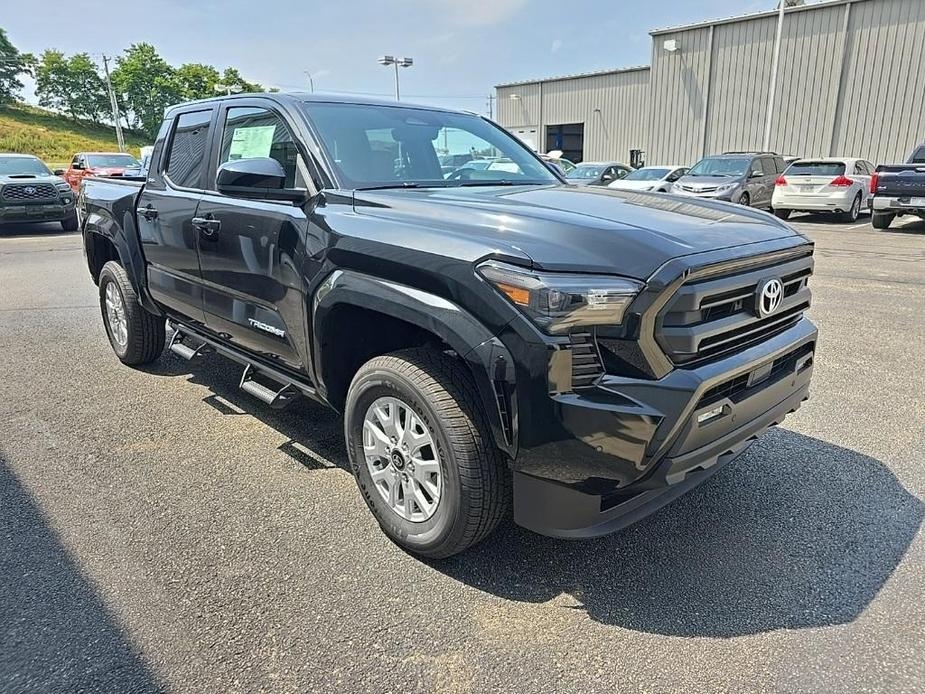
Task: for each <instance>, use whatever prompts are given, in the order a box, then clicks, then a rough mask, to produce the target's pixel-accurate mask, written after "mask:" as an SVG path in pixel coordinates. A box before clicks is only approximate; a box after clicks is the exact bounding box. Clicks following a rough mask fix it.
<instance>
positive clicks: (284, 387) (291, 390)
mask: <svg viewBox="0 0 925 694" xmlns="http://www.w3.org/2000/svg"><path fill="white" fill-rule="evenodd" d="M257 373H258V372H257V371H256V370H255V369H254V368H252V367H251V365H250V364H247V365H246V366H245V367H244V373H243V374H241V384H240V386H241V390H243V391H244V392H245V393H250V394H251V395H253V396H254V397H255V398H257V399H258V400H262V401H263V402H265V403H266V404H267V405H269V406H270V407H272V408H273V409H274V410H281V409H283V408H284V407H286V405H288V404H289V403H291V402H292V401H293V400H295V399H296V398H298V397H299V390H298V389H297V388H296V387H295V386H293V384H291V383H284V384H281V385H280V388H279V389H277V390H273V389H272V388H268V387H267V386H265V385H264V384H262V383H259V382H257V381H255V380H254V376H255V374H257ZM261 376H262V377H263V378H264V379H266V380H270V379H269V377H268V376H267V375H266V374H261Z"/></svg>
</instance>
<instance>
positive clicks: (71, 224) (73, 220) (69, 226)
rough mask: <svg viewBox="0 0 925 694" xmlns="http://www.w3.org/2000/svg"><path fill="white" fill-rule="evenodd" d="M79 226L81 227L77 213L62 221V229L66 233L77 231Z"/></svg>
mask: <svg viewBox="0 0 925 694" xmlns="http://www.w3.org/2000/svg"><path fill="white" fill-rule="evenodd" d="M78 226H80V223H79V220H78V219H77V212H76V211H74V212H72V213H71V214H69V215H68V216H67V217H65V218H64V219H62V220H61V228H62V229H63V230H64V231H77V227H78Z"/></svg>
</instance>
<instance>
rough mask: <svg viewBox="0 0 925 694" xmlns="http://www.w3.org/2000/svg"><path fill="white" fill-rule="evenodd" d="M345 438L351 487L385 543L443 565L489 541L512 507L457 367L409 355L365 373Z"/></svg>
mask: <svg viewBox="0 0 925 694" xmlns="http://www.w3.org/2000/svg"><path fill="white" fill-rule="evenodd" d="M344 430H345V436H346V439H347V450H348V453H349V457H350V465H351V467H352V469H353V473H354V475H355V477H356V481H357V486H359V488H360V492H361V493H362V494H363V498H364V500H365V501H366V504H367V505H368V506H369V509H370V511H372V513H373V515H374V516H375V518H376V520H377V521H378V522H379V525H380V526H381V527H382V530H383V531H384V532H385V534H386V535H387V536H388V537H389V538H390V539H391V540H392V541H393V542H395V543H397V544H398V545H400V546H402V547H404V548H405V549H407V550H409V551H411V552H414V553H415V554H419V555H422V556H425V557H431V558H444V557H449V556H451V555H453V554H457V553H459V552H462V551H463V550H465V549H467V548H469V547H471V546H472V545H474V544H475V543H477V542H479V541H480V540H482V539H483V538H485V537H486V536H487V535H489V534H490V533H491V532H492V531H493V530H494V529H495V527H497V525H498V523H499V522H500V520H501V519H502V518H503V516H504V515H505V513H506V510H507V508H508V505H509V503H510V489H511V487H510V481H509V475H508V470H507V465H506V462H505V460H504V459H503V456H502V455H501V453H500V451H499V450H498V449H497V448H496V447H495V446H494V442H493V441H492V438H491V433H490V430H489V426H488V424H487V422H486V418H485V416H484V413H483V411H482V409H481V406H480V400H479V398H478V396H477V394H476V390H475V386H474V384H473V383H472V379H471V377H470V375H469V373H468V372H467V371H466V369H465V367H464V366H463V365H462V364H461V363H459V362H458V361H457V360H455V359H453V358H451V357H450V356H448V355H446V354H444V353H443V352H438V351H436V350H432V349H409V350H403V351H400V352H395V353H393V354H388V355H385V356H381V357H375V358H373V359H371V360H370V361H368V362H367V363H366V364H364V365H363V366H362V367H361V368H360V370H359V371H358V372H357V374H356V376H354V378H353V382H352V383H351V385H350V390H349V392H348V394H347V403H346V407H345V415H344Z"/></svg>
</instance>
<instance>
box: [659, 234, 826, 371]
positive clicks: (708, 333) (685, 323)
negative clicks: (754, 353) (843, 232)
mask: <svg viewBox="0 0 925 694" xmlns="http://www.w3.org/2000/svg"><path fill="white" fill-rule="evenodd" d="M812 272H813V258H812V250H807V251H806V252H805V253H803V254H800V255H798V256H796V257H793V256H791V257H788V258H786V259H784V260H777V261H776V262H775V261H773V260H767V259H762V258H760V257H759V258H756V259H755V262H754V263H753V264H750V265H746V266H745V267H741V266H738V267H736V269H735V270H734V271H731V272H729V273H727V274H723V273H722V272H719V273H715V272H711V271H710V269H709V268H707V269H705V270H703V271H695V272H694V273H693V274H692V279H691V280H689V281H688V282H686V283H685V284H683V285H681V287H680V288H679V289H678V290H677V291H676V293H675V294H674V296H673V297H672V298H671V299H669V301H668V302H667V303H666V305H665V307H664V308H663V309H662V311H661V313H660V314H659V320H658V325H659V328H658V329H657V332H658V334H657V340H658V342H659V344H660V345H661V347H662V349H663V350H664V351H665V354H666V355H667V356H668V358H669V359H671V361H672V362H673V363H675V364H692V363H694V362H701V361H707V360H710V359H714V358H718V357H721V356H723V355H725V354H728V353H730V352H735V351H738V350H741V349H744V348H746V347H748V346H750V345H752V344H756V343H758V342H762V341H764V340H767V339H768V338H770V337H772V336H774V335H776V334H778V333H780V332H782V331H784V330H786V329H787V328H789V327H791V326H793V325H794V324H796V323H797V322H798V321H799V320H800V318H801V317H802V316H803V312H804V311H805V310H806V309H808V308H809V305H810V291H809V286H808V284H807V283H808V280H809V277H810V276H811V275H812ZM774 277H776V278H779V279H780V280H781V282H782V283H783V285H784V295H783V300H782V302H781V305H780V307H779V308H778V309H777V310H776V311H775V312H774V313H772V314H771V315H770V316H767V317H765V318H760V317H759V316H758V314H757V311H756V305H755V295H756V290H757V288H758V286H759V284H760V283H761V282H763V281H764V280H766V279H770V278H774Z"/></svg>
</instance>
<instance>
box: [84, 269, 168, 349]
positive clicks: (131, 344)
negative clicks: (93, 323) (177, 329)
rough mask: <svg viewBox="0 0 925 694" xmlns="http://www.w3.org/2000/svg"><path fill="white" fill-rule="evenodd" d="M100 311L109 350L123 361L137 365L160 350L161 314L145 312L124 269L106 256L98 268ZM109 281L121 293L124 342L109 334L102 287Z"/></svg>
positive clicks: (162, 330)
mask: <svg viewBox="0 0 925 694" xmlns="http://www.w3.org/2000/svg"><path fill="white" fill-rule="evenodd" d="M99 285H100V311H101V312H102V314H103V325H104V326H105V327H106V336H107V337H108V338H109V344H110V345H111V346H112V351H113V352H115V353H116V356H117V357H119V360H120V361H121V362H122V363H123V364H129V365H131V366H137V365H139V364H147V363H149V362H152V361H154V360H155V359H157V358H158V357H159V356H160V355H161V352H163V351H164V341H165V339H166V325H165V320H164V318H163V317H158V316H155V315H154V314H152V313H149V312H148V311H147V310H146V309H145V308H144V307H143V306H142V305H141V304H140V303H139V302H138V296H137V295H136V294H135V290H134V289H133V288H132V284H131V282H129V279H128V275H126V274H125V270H124V269H123V268H122V266H121V265H119V264H118V263H117V262H115V261H113V260H110V261H109V262H108V263H106V264H105V265H104V266H103V269H102V270H101V271H100V281H99ZM109 285H113V286H115V288H116V290H117V291H118V292H119V294H120V295H121V297H122V305H123V306H124V307H125V319H126V326H127V333H128V335H127V339H126V343H125V345H120V344H119V341H118V340H116V339H115V337H113V334H112V329H111V327H110V322H109V314H108V311H107V307H106V291H107V287H109Z"/></svg>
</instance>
